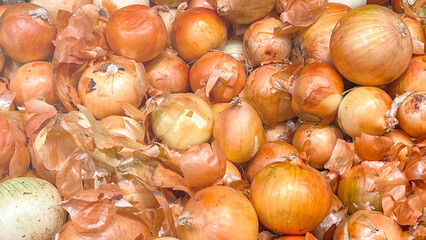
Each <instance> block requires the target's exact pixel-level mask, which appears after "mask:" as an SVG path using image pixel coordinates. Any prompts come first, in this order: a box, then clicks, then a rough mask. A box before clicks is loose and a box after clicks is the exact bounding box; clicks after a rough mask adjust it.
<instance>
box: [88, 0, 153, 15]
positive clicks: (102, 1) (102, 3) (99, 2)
mask: <svg viewBox="0 0 426 240" xmlns="http://www.w3.org/2000/svg"><path fill="white" fill-rule="evenodd" d="M92 4H93V5H95V6H96V7H98V8H99V9H102V10H103V11H105V13H106V14H107V16H109V17H110V16H112V15H113V14H114V13H115V12H116V11H117V10H118V9H121V8H123V7H127V6H130V5H134V4H138V5H145V6H148V7H149V0H93V2H92Z"/></svg>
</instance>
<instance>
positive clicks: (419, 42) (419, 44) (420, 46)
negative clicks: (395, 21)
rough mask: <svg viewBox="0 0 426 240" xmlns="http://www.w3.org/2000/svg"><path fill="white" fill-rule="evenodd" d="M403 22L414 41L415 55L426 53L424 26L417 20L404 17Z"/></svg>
mask: <svg viewBox="0 0 426 240" xmlns="http://www.w3.org/2000/svg"><path fill="white" fill-rule="evenodd" d="M402 20H403V21H404V23H405V24H406V25H407V27H408V30H409V32H410V35H411V39H412V41H413V54H424V53H425V42H426V40H425V33H424V31H423V26H422V24H421V23H420V22H419V21H418V20H417V19H415V18H412V17H408V16H404V17H402Z"/></svg>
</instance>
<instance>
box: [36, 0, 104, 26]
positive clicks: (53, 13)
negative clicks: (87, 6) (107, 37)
mask: <svg viewBox="0 0 426 240" xmlns="http://www.w3.org/2000/svg"><path fill="white" fill-rule="evenodd" d="M76 1H77V0H31V1H30V2H31V3H34V4H37V5H39V6H41V7H43V8H45V9H46V10H47V11H48V16H49V21H50V23H52V24H55V23H56V17H57V16H58V12H59V10H64V11H67V12H70V13H72V12H73V6H74V4H75V2H76ZM95 2H96V1H95Z"/></svg>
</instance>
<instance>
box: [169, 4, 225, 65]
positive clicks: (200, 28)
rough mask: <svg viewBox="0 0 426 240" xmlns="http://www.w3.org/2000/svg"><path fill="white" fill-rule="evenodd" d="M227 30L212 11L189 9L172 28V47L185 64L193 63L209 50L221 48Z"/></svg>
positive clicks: (198, 8)
mask: <svg viewBox="0 0 426 240" xmlns="http://www.w3.org/2000/svg"><path fill="white" fill-rule="evenodd" d="M227 36H228V35H227V28H226V24H225V22H224V21H223V20H222V18H221V17H220V16H219V15H218V14H217V13H216V12H215V11H213V10H211V9H208V8H203V7H196V8H191V9H189V10H187V11H185V12H183V13H182V14H180V15H179V16H178V18H177V19H176V21H175V22H174V24H173V28H172V37H171V38H172V39H171V40H172V46H173V49H176V51H178V53H179V55H180V56H181V57H182V58H183V59H184V60H185V61H187V62H191V61H194V60H196V59H198V58H199V57H201V56H203V55H204V54H206V53H207V52H209V51H210V50H211V49H217V48H220V47H222V46H223V45H224V44H225V42H226V39H227Z"/></svg>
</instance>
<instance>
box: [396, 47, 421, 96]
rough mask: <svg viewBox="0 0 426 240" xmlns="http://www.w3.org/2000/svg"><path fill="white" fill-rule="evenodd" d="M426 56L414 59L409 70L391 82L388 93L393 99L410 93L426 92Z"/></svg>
mask: <svg viewBox="0 0 426 240" xmlns="http://www.w3.org/2000/svg"><path fill="white" fill-rule="evenodd" d="M425 82H426V55H421V56H417V57H413V58H412V59H411V62H410V65H408V68H407V70H406V71H405V72H404V74H402V75H401V76H400V77H399V78H398V79H397V80H395V81H393V82H391V83H390V84H389V87H388V93H389V95H390V96H391V97H392V98H395V96H396V95H397V94H398V95H402V94H403V93H405V92H408V91H418V92H426V84H424V83H425Z"/></svg>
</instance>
